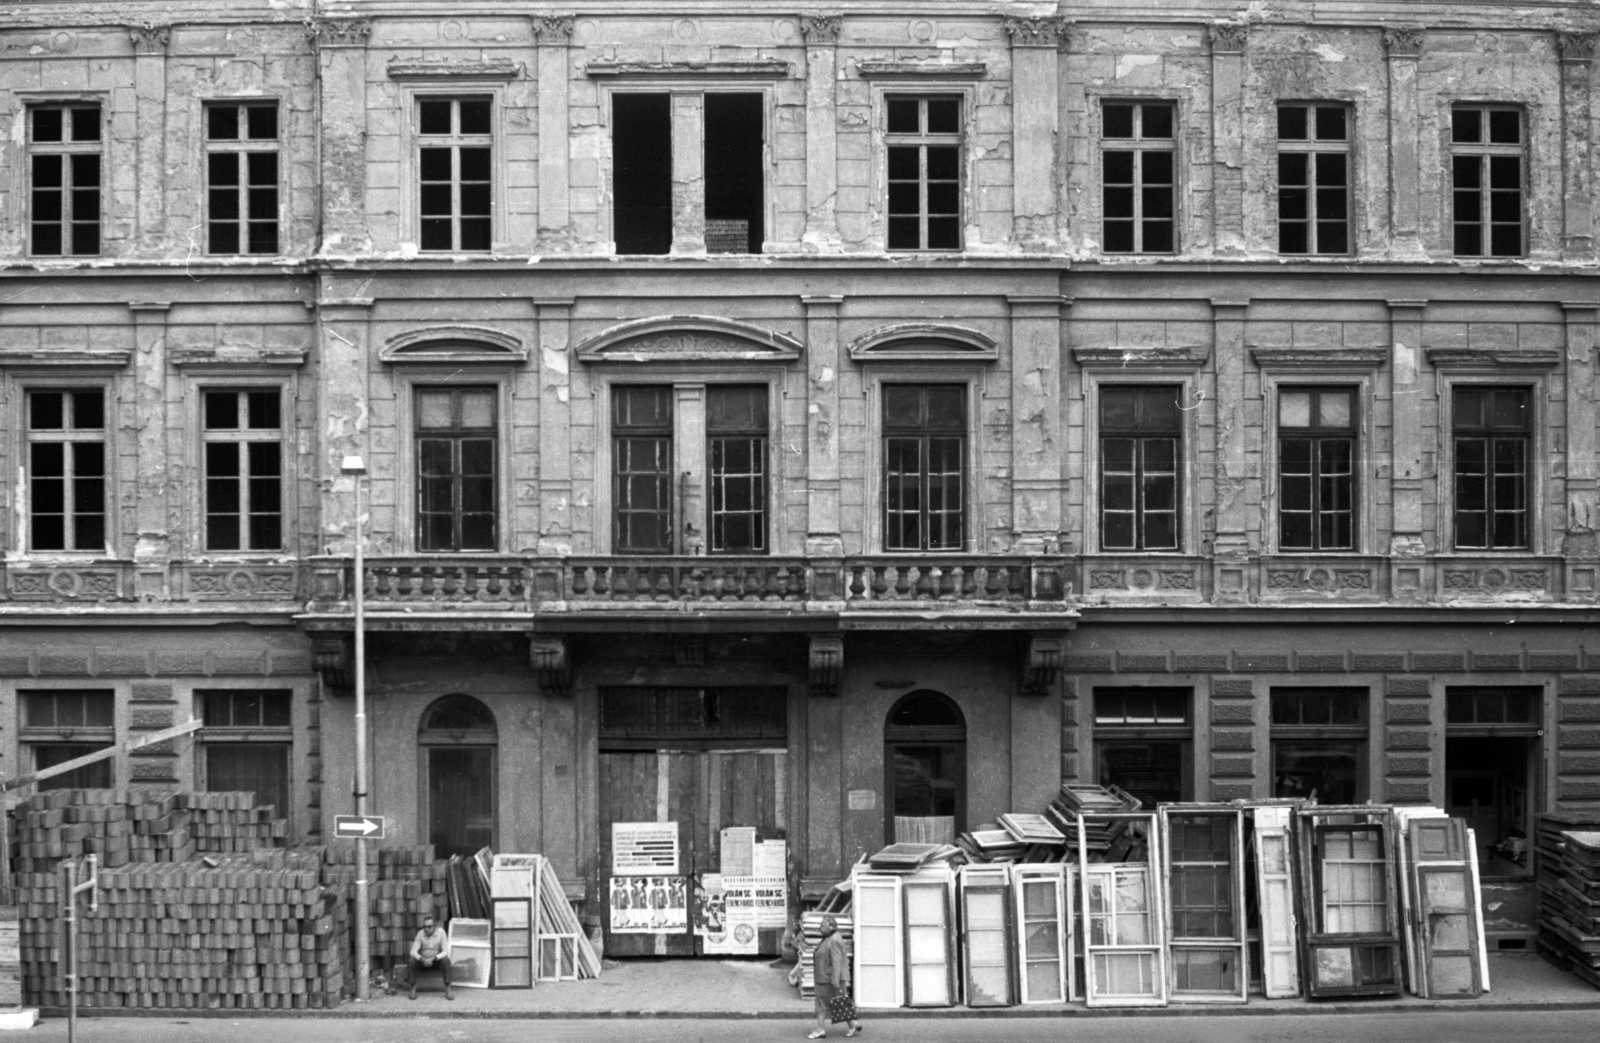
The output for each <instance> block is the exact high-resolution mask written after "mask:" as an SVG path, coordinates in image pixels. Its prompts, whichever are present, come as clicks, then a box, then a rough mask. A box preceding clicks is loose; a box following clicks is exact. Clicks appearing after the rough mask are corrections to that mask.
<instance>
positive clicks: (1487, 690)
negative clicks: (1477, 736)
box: [1444, 685, 1544, 731]
mask: <svg viewBox="0 0 1600 1043" xmlns="http://www.w3.org/2000/svg"><path fill="white" fill-rule="evenodd" d="M1543 697H1544V692H1543V690H1542V689H1540V688H1538V687H1536V686H1532V685H1520V686H1516V687H1510V688H1501V687H1492V688H1491V687H1473V688H1466V687H1461V688H1446V689H1445V692H1444V721H1445V724H1446V725H1449V726H1452V727H1451V730H1452V731H1454V730H1456V729H1455V727H1454V726H1458V725H1459V726H1461V730H1462V731H1467V730H1469V729H1470V728H1471V727H1472V726H1482V727H1484V728H1490V729H1500V728H1501V727H1502V726H1505V725H1510V726H1512V728H1513V729H1515V728H1516V727H1519V726H1520V727H1535V726H1537V725H1538V723H1539V718H1540V713H1541V708H1540V702H1541V700H1542V699H1543Z"/></svg>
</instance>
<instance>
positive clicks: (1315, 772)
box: [1272, 688, 1368, 804]
mask: <svg viewBox="0 0 1600 1043" xmlns="http://www.w3.org/2000/svg"><path fill="white" fill-rule="evenodd" d="M1367 699H1368V693H1367V690H1366V689H1365V688H1274V689H1272V767H1273V771H1272V777H1273V783H1272V795H1273V796H1275V797H1305V798H1315V799H1316V800H1317V802H1318V803H1320V804H1359V803H1360V802H1361V801H1363V800H1365V799H1366V788H1367V787H1366V762H1367Z"/></svg>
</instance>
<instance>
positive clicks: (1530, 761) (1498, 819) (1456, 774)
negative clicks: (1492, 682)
mask: <svg viewBox="0 0 1600 1043" xmlns="http://www.w3.org/2000/svg"><path fill="white" fill-rule="evenodd" d="M1543 701H1544V690H1543V689H1542V688H1539V687H1537V686H1526V685H1524V686H1513V687H1498V686H1494V687H1491V686H1481V687H1480V686H1470V687H1469V686H1460V687H1451V688H1447V689H1445V741H1444V772H1445V785H1444V802H1445V811H1446V812H1447V813H1449V814H1450V815H1452V816H1454V817H1456V818H1461V819H1465V820H1466V823H1467V825H1468V826H1469V827H1471V829H1472V831H1473V834H1474V836H1475V838H1476V840H1477V845H1478V850H1477V856H1478V871H1479V873H1480V874H1481V875H1483V876H1484V877H1514V876H1525V875H1528V874H1530V873H1531V872H1532V871H1533V863H1532V859H1531V855H1530V852H1529V848H1530V846H1531V840H1530V837H1531V831H1530V824H1531V823H1532V821H1533V816H1534V815H1535V814H1536V813H1537V811H1538V808H1537V804H1536V800H1537V796H1536V795H1537V793H1538V790H1539V787H1538V775H1537V771H1538V764H1539V761H1540V752H1539V743H1540V734H1539V729H1540V722H1541V721H1542V720H1543V716H1544V715H1543V713H1542V703H1543Z"/></svg>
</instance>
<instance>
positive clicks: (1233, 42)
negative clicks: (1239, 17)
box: [1207, 23, 1250, 54]
mask: <svg viewBox="0 0 1600 1043" xmlns="http://www.w3.org/2000/svg"><path fill="white" fill-rule="evenodd" d="M1207 28H1208V29H1209V31H1210V34H1211V53H1212V54H1243V53H1244V45H1245V43H1246V42H1247V41H1248V40H1249V38H1250V27H1249V26H1247V25H1235V24H1231V23H1219V24H1217V25H1212V26H1208V27H1207Z"/></svg>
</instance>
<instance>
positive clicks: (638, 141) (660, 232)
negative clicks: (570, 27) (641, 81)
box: [611, 94, 672, 254]
mask: <svg viewBox="0 0 1600 1043" xmlns="http://www.w3.org/2000/svg"><path fill="white" fill-rule="evenodd" d="M611 162H612V178H611V182H612V183H611V199H612V220H611V224H612V232H611V234H612V238H614V239H615V240H616V244H617V253H619V254H664V253H668V252H670V251H671V249H672V96H671V95H670V94H614V95H612V96H611Z"/></svg>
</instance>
